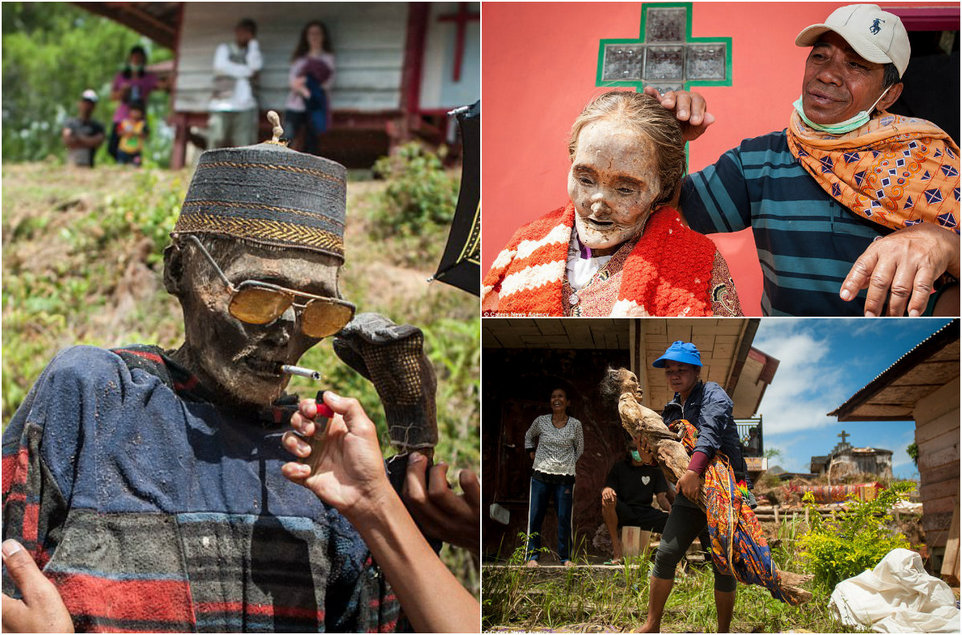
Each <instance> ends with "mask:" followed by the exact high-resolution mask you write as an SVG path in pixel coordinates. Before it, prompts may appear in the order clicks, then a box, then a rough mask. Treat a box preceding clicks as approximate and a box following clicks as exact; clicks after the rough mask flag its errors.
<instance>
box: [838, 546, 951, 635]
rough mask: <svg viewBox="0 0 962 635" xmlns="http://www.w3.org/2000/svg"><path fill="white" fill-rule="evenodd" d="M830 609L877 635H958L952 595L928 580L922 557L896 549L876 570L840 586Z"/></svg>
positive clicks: (943, 585)
mask: <svg viewBox="0 0 962 635" xmlns="http://www.w3.org/2000/svg"><path fill="white" fill-rule="evenodd" d="M829 606H830V607H831V608H832V609H833V610H834V612H835V614H836V616H837V617H838V618H839V619H840V620H841V622H842V623H843V624H846V625H848V626H863V627H864V626H868V627H870V628H871V629H872V630H873V631H875V632H877V633H904V632H919V631H921V632H924V633H958V632H959V609H957V608H956V606H955V596H954V595H953V594H952V589H950V588H949V585H947V584H946V583H945V582H943V581H942V580H939V579H938V578H934V577H932V576H930V575H929V574H927V573H926V572H925V569H924V567H923V566H922V558H921V556H919V554H917V553H916V552H914V551H909V550H908V549H893V550H892V551H890V552H888V553H887V554H886V555H885V557H884V558H882V561H881V562H879V563H878V564H877V565H876V566H875V569H873V570H871V571H864V572H862V573H860V574H859V575H857V576H855V577H854V578H849V579H848V580H842V581H841V582H839V583H838V585H837V586H836V587H835V590H834V591H832V598H831V600H830V601H829Z"/></svg>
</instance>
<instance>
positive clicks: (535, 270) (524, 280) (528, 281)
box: [501, 260, 565, 298]
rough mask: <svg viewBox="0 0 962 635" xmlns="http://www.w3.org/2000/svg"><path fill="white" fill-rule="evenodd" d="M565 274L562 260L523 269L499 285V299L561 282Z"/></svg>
mask: <svg viewBox="0 0 962 635" xmlns="http://www.w3.org/2000/svg"><path fill="white" fill-rule="evenodd" d="M564 273H565V263H564V260H559V261H555V262H547V263H545V264H543V265H532V266H529V267H525V268H524V269H522V270H521V271H519V272H517V273H512V274H511V275H510V276H507V277H506V278H505V279H504V281H503V282H502V283H501V297H502V298H505V297H507V296H509V295H511V294H512V293H517V292H518V291H524V290H526V289H536V288H538V287H540V286H542V285H546V284H551V283H554V282H561V277H562V276H563V275H564Z"/></svg>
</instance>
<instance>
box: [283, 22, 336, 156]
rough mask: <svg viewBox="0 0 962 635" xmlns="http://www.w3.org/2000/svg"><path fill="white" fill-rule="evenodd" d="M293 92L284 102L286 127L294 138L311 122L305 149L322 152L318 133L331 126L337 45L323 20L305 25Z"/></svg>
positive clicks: (293, 69) (292, 80) (293, 74)
mask: <svg viewBox="0 0 962 635" xmlns="http://www.w3.org/2000/svg"><path fill="white" fill-rule="evenodd" d="M289 78H290V87H291V92H290V93H288V95H287V102H286V103H285V105H284V108H285V110H284V129H285V130H287V133H288V135H289V136H290V138H291V140H294V139H295V138H296V137H297V134H298V132H300V130H301V128H303V127H305V126H307V131H306V132H305V135H304V147H303V151H304V152H307V153H309V154H318V153H319V151H320V148H319V143H318V137H319V136H320V135H321V134H323V133H324V132H325V131H327V129H328V128H329V127H330V123H331V99H330V90H331V86H332V85H333V84H334V48H333V45H332V44H331V38H330V36H329V35H328V32H327V27H326V26H325V25H324V23H323V22H321V21H319V20H312V21H311V22H308V23H307V24H305V25H304V28H303V29H302V30H301V37H300V39H299V40H298V42H297V47H296V48H295V49H294V55H293V56H291V72H290V76H289Z"/></svg>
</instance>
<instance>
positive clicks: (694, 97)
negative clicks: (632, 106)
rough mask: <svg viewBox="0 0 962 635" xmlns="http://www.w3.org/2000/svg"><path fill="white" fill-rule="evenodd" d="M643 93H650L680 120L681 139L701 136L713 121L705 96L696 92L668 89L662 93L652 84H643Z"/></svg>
mask: <svg viewBox="0 0 962 635" xmlns="http://www.w3.org/2000/svg"><path fill="white" fill-rule="evenodd" d="M645 94H646V95H651V96H652V97H654V98H655V99H657V100H658V101H660V102H661V105H662V106H663V107H664V108H666V109H668V110H671V111H672V112H674V113H675V119H677V120H678V121H680V122H681V136H682V139H684V140H685V141H686V142H688V141H694V140H695V139H697V138H698V137H700V136H702V135H703V134H704V133H705V131H706V130H708V126H710V125H712V124H713V123H715V115H713V114H711V113H710V112H708V104H707V103H705V98H704V97H702V96H701V95H699V94H698V93H690V92H688V91H686V90H674V91H672V90H670V91H668V92H666V93H665V94H664V95H662V94H661V93H659V92H658V89H656V88H655V87H654V86H645Z"/></svg>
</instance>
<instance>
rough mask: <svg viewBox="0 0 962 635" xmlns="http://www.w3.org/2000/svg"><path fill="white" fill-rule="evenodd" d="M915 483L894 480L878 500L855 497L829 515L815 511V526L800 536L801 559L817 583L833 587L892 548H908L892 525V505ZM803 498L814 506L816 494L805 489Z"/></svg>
mask: <svg viewBox="0 0 962 635" xmlns="http://www.w3.org/2000/svg"><path fill="white" fill-rule="evenodd" d="M914 488H915V484H914V483H911V482H907V481H902V482H898V483H894V484H893V485H892V486H891V487H890V488H888V489H884V490H880V491H879V492H878V495H877V496H876V498H875V500H871V501H860V500H855V499H854V498H853V500H852V501H851V502H850V503H849V505H850V506H849V507H848V508H846V509H845V510H842V511H841V512H839V513H838V514H836V515H834V516H833V517H831V518H829V519H822V517H821V516H820V514H819V513H818V512H817V511H815V510H814V509H813V510H812V511H814V513H813V514H810V517H811V523H812V529H811V531H809V532H808V533H807V534H805V535H803V536H802V537H801V539H800V540H799V544H800V546H801V548H802V552H801V559H802V562H803V563H804V565H805V568H806V570H807V571H808V572H809V573H812V574H814V575H815V580H814V582H815V584H816V585H821V586H822V587H823V588H825V589H827V590H831V589H833V588H834V587H835V585H836V584H838V583H839V582H841V581H842V580H845V579H846V578H851V577H853V576H856V575H858V574H860V573H862V572H863V571H865V570H866V569H871V568H873V567H874V566H875V565H877V564H878V563H879V561H881V560H882V558H883V557H884V556H885V554H887V553H888V552H889V551H891V550H892V549H898V548H903V549H908V548H910V545H909V541H908V540H907V539H906V538H905V536H904V535H902V534H901V533H899V532H898V531H895V530H893V529H891V528H890V524H891V521H892V515H891V513H890V510H891V509H892V506H893V505H895V504H896V503H898V502H899V501H900V500H904V499H905V498H906V497H907V494H908V492H910V491H911V490H912V489H914ZM802 501H803V502H804V503H805V504H806V505H808V506H810V507H812V508H814V507H815V504H814V501H815V499H814V497H813V496H812V494H811V492H806V494H805V496H803V498H802Z"/></svg>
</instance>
